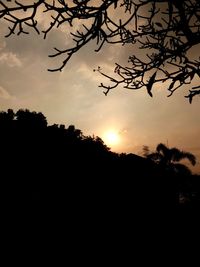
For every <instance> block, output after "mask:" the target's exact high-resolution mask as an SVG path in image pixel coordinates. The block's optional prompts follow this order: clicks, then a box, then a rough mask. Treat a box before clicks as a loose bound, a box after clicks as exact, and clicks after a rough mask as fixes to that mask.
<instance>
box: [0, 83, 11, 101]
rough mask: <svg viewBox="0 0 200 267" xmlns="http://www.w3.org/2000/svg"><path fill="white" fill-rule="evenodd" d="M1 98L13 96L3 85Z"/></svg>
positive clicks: (0, 89)
mask: <svg viewBox="0 0 200 267" xmlns="http://www.w3.org/2000/svg"><path fill="white" fill-rule="evenodd" d="M0 98H3V99H10V98H11V95H10V94H9V93H8V91H7V90H6V89H4V88H3V87H2V86H0Z"/></svg>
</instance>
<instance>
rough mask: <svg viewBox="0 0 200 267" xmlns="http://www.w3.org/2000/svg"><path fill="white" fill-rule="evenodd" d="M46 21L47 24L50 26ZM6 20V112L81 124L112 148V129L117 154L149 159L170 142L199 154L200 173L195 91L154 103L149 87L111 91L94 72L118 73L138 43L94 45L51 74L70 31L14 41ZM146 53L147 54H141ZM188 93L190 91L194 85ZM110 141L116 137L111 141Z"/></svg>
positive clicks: (0, 53) (199, 107) (0, 87)
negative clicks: (192, 94)
mask: <svg viewBox="0 0 200 267" xmlns="http://www.w3.org/2000/svg"><path fill="white" fill-rule="evenodd" d="M45 23H46V21H45V19H43V20H41V24H45ZM7 32H8V30H7V25H6V23H2V22H1V23H0V77H1V79H0V109H1V110H7V109H8V108H12V109H13V110H14V111H17V110H18V109H20V108H27V109H29V110H31V111H38V112H39V111H40V112H42V113H43V114H44V115H45V116H46V118H47V120H48V123H49V124H54V123H57V124H65V125H66V127H68V126H69V125H71V124H73V125H75V127H76V128H78V129H81V130H82V132H83V134H84V135H95V136H99V137H101V138H102V139H103V140H104V141H105V143H106V140H107V139H106V134H107V133H108V132H110V131H112V132H114V133H116V134H118V139H119V140H118V142H113V143H112V144H111V143H110V144H108V146H109V147H111V150H112V151H115V152H120V153H121V152H126V153H135V154H139V155H141V154H142V148H143V146H144V145H147V146H149V147H150V149H151V150H155V148H156V145H157V144H159V143H165V144H167V145H168V146H169V147H174V146H176V147H177V148H179V149H181V150H185V151H189V152H192V153H193V154H194V155H195V156H196V157H197V164H196V166H195V167H191V169H192V171H193V172H196V173H200V138H199V137H200V116H199V112H200V98H199V97H196V98H194V101H193V103H192V104H189V103H188V99H186V98H184V95H186V94H187V91H186V90H184V89H181V90H177V91H176V92H175V93H174V95H173V96H172V97H167V95H168V92H167V90H166V88H165V87H164V86H163V88H162V87H156V88H154V89H153V95H154V96H153V98H151V97H150V96H149V95H148V94H147V92H146V90H145V89H143V90H138V91H131V90H126V89H123V87H122V86H121V87H119V88H117V89H114V90H113V91H110V92H109V94H108V95H107V96H105V95H104V94H103V90H102V88H99V87H98V85H99V84H100V83H101V82H105V79H104V78H103V77H102V76H101V75H100V74H99V73H98V72H94V71H93V69H95V68H97V67H98V66H101V68H102V69H103V70H104V71H105V72H106V73H110V72H111V71H112V70H113V66H114V64H115V62H121V63H126V62H127V60H128V56H129V55H130V53H133V52H132V49H133V48H132V47H131V46H124V47H121V46H120V47H119V46H113V45H110V46H109V45H107V46H105V47H104V48H103V49H102V50H101V51H100V52H98V53H96V52H94V49H95V48H96V46H95V43H90V44H88V45H87V46H86V47H84V48H83V49H82V50H81V51H79V52H78V53H77V54H76V55H74V57H73V58H72V59H71V60H70V62H69V63H68V64H67V66H66V67H65V68H64V70H63V71H62V72H54V73H52V72H48V71H47V69H48V68H51V67H58V66H59V64H60V63H61V59H58V58H53V59H52V58H49V57H48V55H49V54H52V52H53V47H58V48H65V47H66V46H67V45H69V42H70V41H69V38H68V34H67V33H65V32H64V30H63V29H61V30H53V31H52V32H51V33H50V34H49V36H48V37H47V39H46V40H44V39H43V36H42V35H37V33H33V32H32V33H31V34H29V35H25V36H16V35H13V36H10V37H9V38H4V35H5V33H7ZM141 53H143V51H141ZM186 89H187V88H186ZM107 142H108V140H107Z"/></svg>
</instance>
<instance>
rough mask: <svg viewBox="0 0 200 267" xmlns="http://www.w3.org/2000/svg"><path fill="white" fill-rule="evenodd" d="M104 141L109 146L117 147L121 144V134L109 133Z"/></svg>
mask: <svg viewBox="0 0 200 267" xmlns="http://www.w3.org/2000/svg"><path fill="white" fill-rule="evenodd" d="M104 141H105V144H106V145H108V146H114V145H117V144H118V143H119V142H120V137H119V134H118V133H117V132H115V131H108V132H106V133H105V135H104Z"/></svg>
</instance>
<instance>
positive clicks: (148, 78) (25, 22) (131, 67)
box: [0, 0, 200, 103]
mask: <svg viewBox="0 0 200 267" xmlns="http://www.w3.org/2000/svg"><path fill="white" fill-rule="evenodd" d="M40 10H43V12H44V15H46V16H47V18H48V15H49V14H51V19H50V21H49V26H48V27H47V28H46V29H44V30H42V32H43V33H44V38H46V36H47V35H48V33H49V32H51V31H52V30H53V29H56V28H59V27H61V26H64V25H65V26H66V27H69V28H70V29H71V36H72V40H73V41H74V46H73V45H72V47H69V48H65V49H58V48H54V50H55V54H52V55H50V57H56V56H60V57H62V56H64V60H63V62H62V64H61V66H59V67H57V68H55V69H51V70H50V71H61V70H62V69H63V68H64V67H65V65H66V64H67V62H68V61H69V60H70V58H71V57H72V56H73V55H74V54H75V53H76V52H78V51H79V50H80V49H81V48H82V47H84V46H85V45H86V44H88V43H89V42H92V41H94V40H96V43H97V49H96V51H99V50H101V48H102V47H103V45H104V44H106V43H108V44H112V45H114V44H116V43H117V44H122V45H127V44H128V45H132V46H133V49H132V50H133V51H134V52H133V53H134V54H133V55H130V57H129V64H128V65H127V66H122V65H121V64H120V63H116V68H115V74H116V75H117V77H114V76H115V75H113V77H112V76H108V75H107V74H105V73H104V72H102V70H101V68H100V67H99V68H98V69H97V71H99V72H100V73H101V74H102V75H103V76H104V77H106V78H108V79H109V80H110V82H111V84H110V85H108V86H107V85H104V84H103V83H101V85H100V87H102V88H104V89H105V91H104V93H105V95H107V93H108V92H109V91H110V90H111V89H114V88H116V87H117V86H118V85H119V84H122V85H124V87H125V88H127V89H132V90H136V89H141V88H146V89H147V92H148V94H149V95H150V96H153V93H152V91H153V90H152V89H153V87H154V85H155V84H157V83H161V84H162V83H165V84H166V87H167V88H168V90H169V96H171V95H172V94H173V93H174V92H175V91H176V90H177V89H179V88H180V87H183V86H184V85H188V84H190V83H191V82H192V81H194V80H199V77H200V73H199V67H200V60H199V58H198V56H195V53H194V51H193V52H192V53H193V55H194V59H192V57H191V56H190V54H191V51H192V50H193V49H195V47H196V46H197V45H199V43H200V30H199V29H200V27H199V26H200V19H199V18H200V3H199V1H198V0H182V1H177V0H170V1H169V0H156V1H155V0H150V1H146V0H134V1H133V0H122V1H121V0H105V1H103V0H102V1H96V2H95V1H89V0H84V1H79V0H75V1H69V2H67V3H66V1H64V0H59V1H46V0H39V1H36V2H32V4H31V3H30V2H29V3H24V1H23V3H22V1H20V2H19V1H7V2H6V3H5V1H0V19H5V20H6V21H7V23H8V24H9V26H8V27H9V32H8V34H7V35H6V37H8V36H10V35H12V34H15V33H17V35H20V34H28V33H29V32H28V30H29V29H34V30H35V31H36V32H37V33H38V34H39V33H40V32H41V30H40V25H39V23H38V21H37V15H38V13H39V12H40ZM52 14H53V15H52ZM77 28H78V29H77ZM68 37H69V36H67V38H68ZM138 47H139V48H140V49H144V53H140V55H139V56H137V55H136V51H137V49H138ZM144 55H145V56H144ZM188 88H189V86H188ZM199 94H200V87H199V85H197V86H193V87H192V89H191V90H189V91H188V95H186V97H187V98H188V99H189V102H190V103H191V102H192V99H193V97H194V96H196V95H199Z"/></svg>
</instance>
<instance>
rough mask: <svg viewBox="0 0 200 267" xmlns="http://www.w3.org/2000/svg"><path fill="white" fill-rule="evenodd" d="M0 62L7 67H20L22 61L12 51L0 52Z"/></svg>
mask: <svg viewBox="0 0 200 267" xmlns="http://www.w3.org/2000/svg"><path fill="white" fill-rule="evenodd" d="M0 64H7V65H8V66H9V67H21V66H22V62H21V60H20V59H19V58H18V56H17V55H16V54H14V53H12V52H4V53H2V54H0Z"/></svg>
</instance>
